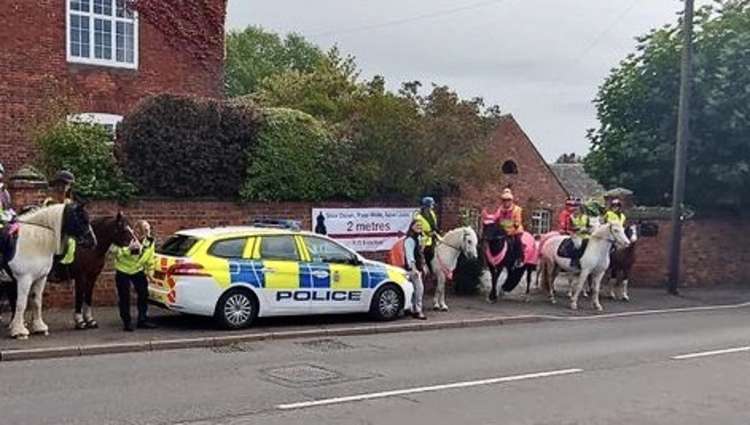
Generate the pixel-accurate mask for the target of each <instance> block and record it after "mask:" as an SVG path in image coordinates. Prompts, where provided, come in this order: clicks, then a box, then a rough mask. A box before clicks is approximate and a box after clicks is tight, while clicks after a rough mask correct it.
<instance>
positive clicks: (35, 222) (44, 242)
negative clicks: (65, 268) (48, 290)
mask: <svg viewBox="0 0 750 425" xmlns="http://www.w3.org/2000/svg"><path fill="white" fill-rule="evenodd" d="M18 222H19V223H20V230H19V233H18V241H17V246H16V254H15V256H14V257H13V259H11V261H10V262H9V263H8V268H9V269H10V271H11V272H12V274H13V278H14V279H15V281H16V283H17V286H18V298H17V300H16V311H15V316H14V317H13V321H11V323H10V336H11V337H12V338H18V339H26V338H28V337H29V330H28V329H27V328H26V325H25V324H24V319H25V318H24V313H25V312H26V305H27V303H28V304H29V307H30V308H31V332H33V333H35V334H44V335H48V334H49V328H48V327H47V325H46V324H45V323H44V320H42V294H43V292H44V287H45V286H46V284H47V275H48V274H49V272H50V270H51V269H52V263H53V257H54V256H55V255H61V254H63V251H64V248H65V241H66V240H67V238H68V237H72V238H74V239H75V240H76V241H78V242H79V243H80V244H81V246H94V245H96V237H95V236H94V232H93V230H92V229H91V225H90V224H89V218H88V214H87V213H86V210H85V209H84V207H83V205H82V204H78V203H71V204H67V205H65V204H57V205H53V206H50V207H46V208H41V209H38V210H34V211H32V212H29V213H27V214H24V215H22V216H20V217H19V218H18Z"/></svg>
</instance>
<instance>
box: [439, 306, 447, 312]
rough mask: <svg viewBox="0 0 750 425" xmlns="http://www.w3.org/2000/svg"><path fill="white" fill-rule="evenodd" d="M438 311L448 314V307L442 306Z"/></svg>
mask: <svg viewBox="0 0 750 425" xmlns="http://www.w3.org/2000/svg"><path fill="white" fill-rule="evenodd" d="M440 311H442V312H448V306H447V305H444V306H442V307H440Z"/></svg>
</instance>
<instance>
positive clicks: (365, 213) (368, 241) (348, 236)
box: [312, 208, 416, 252]
mask: <svg viewBox="0 0 750 425" xmlns="http://www.w3.org/2000/svg"><path fill="white" fill-rule="evenodd" d="M415 212H416V209H414V208H313V210H312V223H313V229H312V230H313V231H314V232H315V233H318V234H322V235H328V236H329V237H330V238H332V239H335V240H337V241H338V242H340V243H342V244H343V245H345V246H347V247H349V248H351V249H353V250H355V251H358V252H373V251H388V250H390V249H391V248H392V247H393V245H394V244H395V243H396V241H397V240H398V239H399V238H401V237H403V236H404V235H406V231H407V230H409V224H410V223H411V220H412V216H413V215H414V213H415Z"/></svg>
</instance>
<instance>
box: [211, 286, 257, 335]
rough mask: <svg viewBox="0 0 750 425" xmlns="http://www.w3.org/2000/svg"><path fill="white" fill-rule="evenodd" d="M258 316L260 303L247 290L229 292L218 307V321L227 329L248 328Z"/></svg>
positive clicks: (220, 300)
mask: <svg viewBox="0 0 750 425" xmlns="http://www.w3.org/2000/svg"><path fill="white" fill-rule="evenodd" d="M257 316H258V301H257V300H256V299H255V297H254V296H253V295H252V293H250V291H247V290H241V289H240V290H232V291H229V292H227V293H226V294H224V295H222V297H221V298H220V299H219V302H218V304H217V305H216V320H217V321H218V322H219V324H220V325H221V326H222V327H224V328H226V329H241V328H246V327H248V326H250V325H251V324H252V323H253V321H254V320H255V318H256V317H257Z"/></svg>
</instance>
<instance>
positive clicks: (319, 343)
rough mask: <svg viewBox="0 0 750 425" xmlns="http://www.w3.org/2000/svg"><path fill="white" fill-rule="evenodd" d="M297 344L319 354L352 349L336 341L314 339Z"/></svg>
mask: <svg viewBox="0 0 750 425" xmlns="http://www.w3.org/2000/svg"><path fill="white" fill-rule="evenodd" d="M298 344H299V345H301V346H303V347H305V348H307V349H309V350H313V351H318V352H321V353H329V352H331V351H343V350H351V349H352V348H354V347H352V346H351V345H349V344H346V343H344V342H341V341H339V340H337V339H315V340H312V341H303V342H299V343H298Z"/></svg>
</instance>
